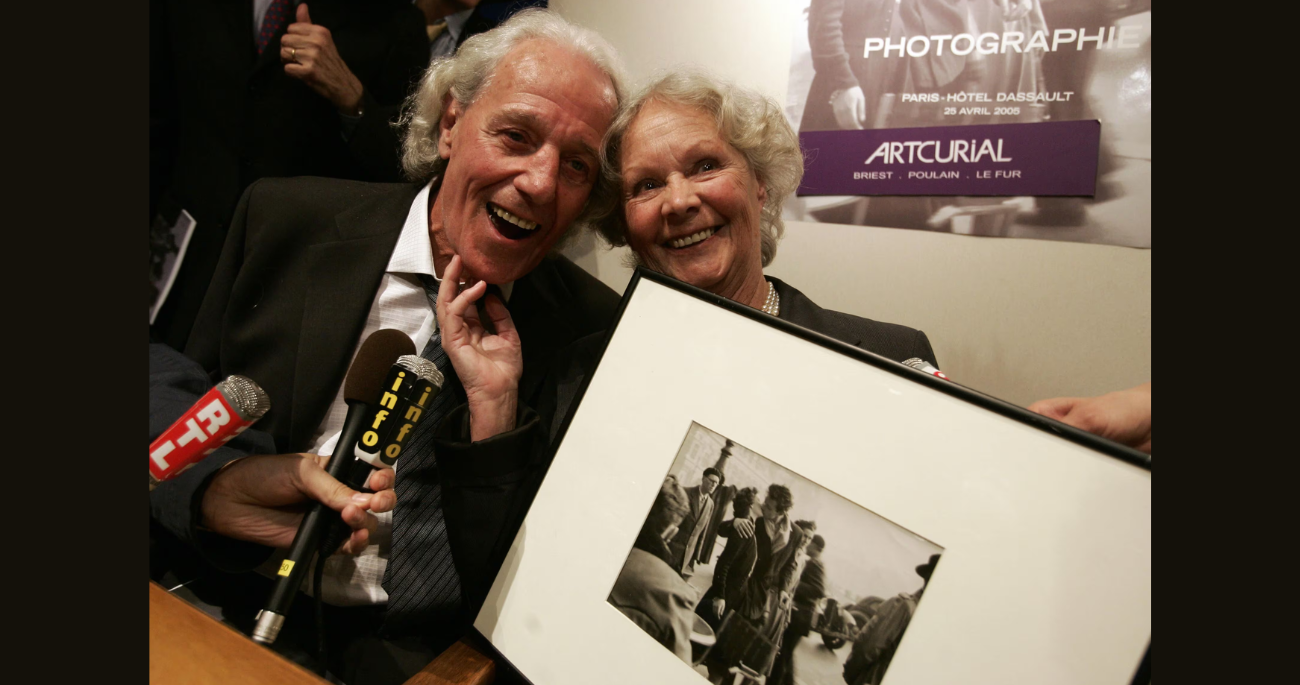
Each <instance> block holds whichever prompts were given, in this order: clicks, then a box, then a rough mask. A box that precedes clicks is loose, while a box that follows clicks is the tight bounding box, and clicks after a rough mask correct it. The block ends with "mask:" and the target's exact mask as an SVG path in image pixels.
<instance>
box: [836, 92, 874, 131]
mask: <svg viewBox="0 0 1300 685" xmlns="http://www.w3.org/2000/svg"><path fill="white" fill-rule="evenodd" d="M831 111H832V112H834V113H835V123H837V124H839V127H840V128H841V129H861V128H862V127H863V126H864V125H866V123H867V96H866V95H863V94H862V88H861V87H859V86H853V87H852V88H845V89H844V90H839V91H836V92H835V94H834V96H833V97H831Z"/></svg>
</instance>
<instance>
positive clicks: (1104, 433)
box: [1029, 382, 1151, 454]
mask: <svg viewBox="0 0 1300 685" xmlns="http://www.w3.org/2000/svg"><path fill="white" fill-rule="evenodd" d="M1029 411H1032V412H1037V413H1039V414H1042V415H1043V416H1046V417H1049V418H1053V419H1056V420H1057V421H1060V422H1061V423H1064V424H1066V425H1070V426H1074V427H1075V428H1078V429H1079V430H1085V431H1088V432H1089V433H1095V434H1097V435H1100V436H1101V437H1103V438H1106V439H1108V440H1114V441H1115V442H1118V443H1120V444H1122V445H1128V446H1129V447H1132V448H1133V449H1136V450H1138V451H1140V452H1145V453H1147V454H1151V383H1150V382H1147V383H1143V384H1142V385H1138V386H1135V387H1132V388H1129V389H1128V390H1119V391H1116V392H1111V393H1106V394H1105V395H1100V396H1098V397H1057V398H1054V399H1050V400H1039V401H1037V402H1035V403H1033V404H1031V405H1029Z"/></svg>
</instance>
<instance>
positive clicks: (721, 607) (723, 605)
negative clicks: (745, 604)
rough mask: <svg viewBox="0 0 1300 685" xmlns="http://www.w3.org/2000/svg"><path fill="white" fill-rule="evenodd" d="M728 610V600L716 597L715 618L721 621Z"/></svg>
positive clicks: (714, 603) (714, 604)
mask: <svg viewBox="0 0 1300 685" xmlns="http://www.w3.org/2000/svg"><path fill="white" fill-rule="evenodd" d="M726 609H727V600H725V599H723V598H721V597H714V598H713V615H714V616H717V617H718V618H719V619H721V618H722V612H724V611H726Z"/></svg>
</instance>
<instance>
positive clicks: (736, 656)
mask: <svg viewBox="0 0 1300 685" xmlns="http://www.w3.org/2000/svg"><path fill="white" fill-rule="evenodd" d="M793 506H794V495H793V494H792V493H791V492H790V488H788V487H786V486H784V485H781V484H778V483H773V484H771V485H769V486H768V488H767V496H766V497H764V498H763V504H762V506H761V508H760V510H761V512H762V515H761V516H759V517H758V518H757V519H756V520H753V521H750V520H749V519H743V518H742V519H734V518H733V519H731V520H729V521H726V522H724V523H723V524H722V525H721V526H720V527H719V528H718V535H720V536H721V537H724V538H727V545H728V546H731V545H733V544H735V543H737V542H739V543H741V544H742V545H745V546H752V547H753V548H754V551H753V555H754V569H753V571H752V572H751V573H750V574H749V579H748V581H747V582H746V583H745V588H744V590H743V591H742V592H741V596H740V599H739V602H738V603H737V605H736V606H734V607H730V608H731V609H733V610H734V611H735V612H736V615H735V616H734V617H733V618H732V620H733V621H736V620H740V621H744V622H745V623H746V624H747V627H742V626H735V627H729V628H728V630H735V631H736V632H740V631H742V630H743V631H745V632H746V633H754V634H757V635H759V636H761V637H762V638H763V640H765V641H766V642H767V644H770V645H771V649H770V650H762V651H760V653H759V655H758V656H748V655H747V654H746V652H748V651H750V650H751V649H752V648H753V646H754V645H753V644H752V643H748V644H747V643H746V642H744V641H736V640H733V639H731V638H730V636H728V635H723V634H720V635H719V636H718V644H719V645H725V646H724V647H722V648H721V649H720V648H718V647H717V646H715V648H714V649H713V650H712V651H710V652H709V658H708V659H706V666H707V667H708V670H709V677H710V679H712V680H715V682H717V681H718V679H720V678H721V677H722V676H724V675H725V674H726V672H727V670H728V669H729V668H731V667H732V666H735V665H737V664H738V663H740V661H741V660H742V658H744V659H745V661H746V665H747V666H749V667H750V668H752V669H754V670H755V671H757V672H759V673H760V674H764V675H766V674H767V673H768V672H769V671H770V669H771V668H772V662H773V660H774V659H775V657H776V651H777V650H778V649H780V641H781V634H782V633H783V632H784V631H785V621H786V620H787V618H788V613H787V612H788V610H789V605H790V601H791V599H792V596H791V593H790V591H789V590H787V588H790V589H793V587H794V584H795V583H796V582H798V580H799V576H798V575H797V567H798V563H799V553H800V552H801V551H802V550H803V548H804V546H805V545H807V544H808V540H809V536H808V534H807V533H805V532H804V531H803V529H801V528H800V527H799V526H796V525H794V524H793V523H792V522H791V521H790V516H789V513H790V509H791V508H792V507H793ZM737 554H739V555H745V556H748V552H746V551H740V550H738V551H737ZM714 602H715V603H716V602H717V600H714ZM727 609H728V607H725V606H724V607H721V608H720V612H723V611H726V610H727ZM723 632H724V633H726V632H727V631H723ZM746 657H747V658H746Z"/></svg>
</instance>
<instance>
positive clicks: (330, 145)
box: [149, 0, 429, 350]
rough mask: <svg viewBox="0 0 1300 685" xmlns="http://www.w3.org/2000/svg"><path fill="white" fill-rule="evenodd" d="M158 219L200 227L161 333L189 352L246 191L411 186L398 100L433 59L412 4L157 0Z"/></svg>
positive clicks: (153, 18) (152, 45) (154, 214)
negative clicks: (272, 182) (306, 182)
mask: <svg viewBox="0 0 1300 685" xmlns="http://www.w3.org/2000/svg"><path fill="white" fill-rule="evenodd" d="M149 13H150V17H149V31H150V38H149V59H150V70H149V216H150V221H151V222H161V223H162V224H163V225H166V226H171V225H172V224H173V223H175V222H176V218H177V216H178V215H179V213H180V211H181V210H185V211H186V212H188V213H189V214H190V215H191V216H192V217H194V219H195V228H194V233H193V234H192V236H191V238H190V242H189V246H188V247H187V248H186V251H185V256H184V259H183V260H182V262H181V264H180V267H179V270H178V271H177V273H176V280H175V282H174V283H173V284H172V287H171V291H170V292H169V294H168V296H167V300H166V301H165V302H164V304H163V307H162V309H161V310H159V312H158V315H157V317H156V319H155V320H154V322H153V325H152V326H151V327H150V333H151V340H154V341H158V342H163V343H166V344H168V345H170V346H171V347H172V348H174V349H177V350H181V349H184V347H185V344H186V341H187V339H188V337H189V334H190V330H191V328H192V326H193V324H194V322H195V319H196V317H197V315H198V310H199V306H200V304H201V303H202V300H203V297H204V293H205V292H206V291H207V288H208V284H209V283H210V282H211V281H212V278H213V274H214V272H215V270H216V266H217V260H218V258H219V257H220V255H221V247H222V244H223V243H224V242H225V239H226V235H227V232H228V230H229V228H230V226H231V224H232V222H233V220H234V218H233V213H234V211H235V206H236V204H237V203H238V201H239V198H240V195H241V194H243V192H244V189H245V188H247V187H248V186H249V185H251V184H252V183H253V182H254V181H256V180H257V179H259V178H264V177H269V176H328V177H333V178H347V179H356V180H366V181H384V182H391V181H399V180H401V178H402V177H401V173H402V171H401V164H400V162H399V159H398V158H399V147H400V144H399V140H398V137H397V133H396V132H395V131H394V130H393V128H392V125H391V124H392V122H393V120H394V119H395V114H396V111H397V106H398V105H400V104H401V102H402V101H403V100H404V99H405V98H406V96H407V93H408V92H409V90H410V89H411V86H412V85H413V84H414V83H416V82H417V81H418V79H419V77H420V74H421V73H422V72H423V71H424V69H425V68H426V67H427V66H428V64H429V52H428V38H427V37H426V36H425V33H424V30H423V29H422V28H421V27H422V26H423V18H422V16H421V15H420V12H419V11H418V10H416V9H415V7H413V6H412V5H411V3H410V2H409V1H408V0H373V1H371V2H354V1H351V0H312V1H311V2H310V3H297V2H291V1H290V0H257V1H256V2H244V3H239V2H226V1H218V0H151V2H150V5H149Z"/></svg>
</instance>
